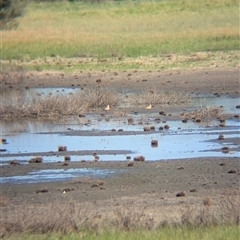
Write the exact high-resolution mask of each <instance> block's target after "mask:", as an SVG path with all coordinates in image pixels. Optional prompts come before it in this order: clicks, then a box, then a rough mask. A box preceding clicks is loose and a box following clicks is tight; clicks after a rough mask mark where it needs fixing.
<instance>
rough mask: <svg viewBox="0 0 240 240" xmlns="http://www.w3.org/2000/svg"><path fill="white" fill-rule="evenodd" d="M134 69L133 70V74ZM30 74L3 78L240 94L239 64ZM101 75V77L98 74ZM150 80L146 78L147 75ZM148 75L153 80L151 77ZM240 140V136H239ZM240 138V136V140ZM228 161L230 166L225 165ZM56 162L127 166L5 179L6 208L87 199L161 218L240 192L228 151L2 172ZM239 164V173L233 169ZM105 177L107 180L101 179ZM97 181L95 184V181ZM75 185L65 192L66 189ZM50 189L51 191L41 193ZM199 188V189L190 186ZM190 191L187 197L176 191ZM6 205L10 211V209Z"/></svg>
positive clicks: (103, 210) (31, 83) (106, 208)
mask: <svg viewBox="0 0 240 240" xmlns="http://www.w3.org/2000/svg"><path fill="white" fill-rule="evenodd" d="M130 74H131V75H130ZM27 76H28V78H27V79H25V80H24V81H23V82H21V84H20V85H19V86H17V84H16V85H13V84H11V82H8V83H6V82H3V85H2V86H3V87H9V86H11V85H12V86H13V87H14V88H17V87H36V86H42V87H48V86H72V87H77V86H81V87H85V86H97V85H100V86H113V87H114V88H115V89H117V90H119V89H120V90H121V89H124V88H128V89H135V90H136V89H144V88H146V87H147V86H149V84H153V85H160V86H161V87H162V88H163V90H177V91H184V92H188V93H196V94H197V93H202V94H214V93H218V94H220V95H221V94H229V95H230V96H231V97H239V93H240V89H239V87H240V85H239V69H237V68H235V69H204V70H195V71H193V70H188V71H163V72H131V73H130V72H125V73H117V74H116V73H115V74H114V73H108V72H107V73H98V74H97V73H91V74H90V73H88V74H85V73H84V74H83V73H82V74H77V75H64V76H62V75H60V74H59V73H46V72H42V73H27ZM99 78H101V83H96V79H99ZM143 80H144V81H143ZM145 80H147V81H145ZM236 142H237V140H236ZM238 144H239V142H238ZM220 163H225V166H220ZM51 168H52V169H53V168H54V169H55V168H60V169H62V168H64V169H68V168H103V169H116V170H121V171H120V172H119V173H117V174H115V175H113V176H108V177H104V178H103V179H73V180H72V181H67V182H66V181H63V182H58V183H38V184H21V185H17V184H16V185H13V184H2V185H1V194H2V196H4V198H5V199H7V201H6V202H7V203H6V204H5V203H4V204H2V205H3V206H1V210H2V213H3V216H4V214H9V211H7V208H8V207H9V206H18V207H19V208H21V205H22V206H24V205H25V204H27V206H34V207H35V208H38V207H42V206H45V205H46V204H47V203H49V202H54V201H56V202H61V203H69V202H70V201H75V202H77V203H81V204H82V205H83V206H85V207H86V208H88V209H91V211H92V212H94V213H95V214H97V213H99V214H102V215H104V214H105V215H106V216H107V215H109V216H110V215H111V214H112V212H113V211H114V210H116V209H119V207H124V208H126V209H130V212H131V211H139V210H142V209H143V208H145V211H146V212H147V213H148V214H151V216H152V217H153V218H154V219H155V221H156V222H160V221H162V220H170V221H179V219H180V216H181V215H182V211H183V209H186V207H188V206H190V207H193V208H198V207H202V206H203V199H204V198H205V197H210V198H211V199H212V203H213V207H214V206H218V205H219V201H220V200H221V198H222V197H223V196H224V195H225V194H226V191H228V192H230V193H231V194H235V195H236V194H239V193H240V192H239V187H240V185H239V178H240V174H239V171H240V164H239V159H237V158H230V157H228V155H226V157H221V158H212V157H208V158H201V159H185V160H172V161H170V160H168V161H155V162H148V161H146V162H134V165H133V166H132V167H127V162H101V161H99V162H97V163H90V162H85V163H84V162H79V163H71V162H70V163H69V165H68V166H62V163H55V164H45V163H43V164H31V165H30V164H28V165H16V166H13V165H9V166H2V167H1V177H4V176H12V175H23V174H26V173H28V172H30V171H32V170H39V169H51ZM230 170H235V171H236V173H228V171H230ZM100 181H101V183H102V185H101V184H99V183H100ZM93 185H95V186H93ZM65 188H69V189H71V191H69V192H66V193H65V194H64V193H63V189H65ZM41 189H47V190H48V191H47V192H46V193H41V192H39V193H36V191H37V190H41ZM191 189H196V192H190V190H191ZM182 191H185V196H184V197H176V194H177V193H179V192H182ZM4 209H5V210H6V211H5V210H4Z"/></svg>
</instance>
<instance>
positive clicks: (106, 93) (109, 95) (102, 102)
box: [80, 88, 120, 108]
mask: <svg viewBox="0 0 240 240" xmlns="http://www.w3.org/2000/svg"><path fill="white" fill-rule="evenodd" d="M80 95H81V99H82V101H83V102H85V103H86V105H87V106H86V107H87V108H99V107H106V106H107V105H110V106H116V105H117V104H118V103H119V100H120V99H119V96H118V94H117V93H116V92H115V91H110V90H106V89H103V88H89V89H85V90H84V92H83V93H82V94H80Z"/></svg>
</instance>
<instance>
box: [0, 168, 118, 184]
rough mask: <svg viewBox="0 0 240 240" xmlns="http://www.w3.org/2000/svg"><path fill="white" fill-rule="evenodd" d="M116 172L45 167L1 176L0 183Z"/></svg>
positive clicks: (51, 179) (48, 179)
mask: <svg viewBox="0 0 240 240" xmlns="http://www.w3.org/2000/svg"><path fill="white" fill-rule="evenodd" d="M114 173H116V170H104V169H90V168H74V169H73V168H71V169H67V170H64V169H51V170H50V169H47V170H40V171H32V172H30V173H28V174H27V175H24V176H12V177H1V178H0V183H14V184H21V183H41V182H57V181H63V180H64V181H66V180H72V179H77V178H83V177H87V178H89V177H97V178H102V177H105V176H107V175H111V174H114Z"/></svg>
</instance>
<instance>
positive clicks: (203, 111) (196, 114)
mask: <svg viewBox="0 0 240 240" xmlns="http://www.w3.org/2000/svg"><path fill="white" fill-rule="evenodd" d="M181 116H182V117H184V118H185V119H186V118H188V119H199V120H200V121H198V122H201V121H202V120H207V119H212V118H219V117H221V116H222V109H221V108H219V107H214V106H207V107H201V108H200V109H197V110H194V111H191V112H184V113H182V114H181Z"/></svg>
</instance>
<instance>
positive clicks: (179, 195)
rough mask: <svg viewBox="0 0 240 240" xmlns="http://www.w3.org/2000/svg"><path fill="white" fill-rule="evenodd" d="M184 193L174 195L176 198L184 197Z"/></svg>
mask: <svg viewBox="0 0 240 240" xmlns="http://www.w3.org/2000/svg"><path fill="white" fill-rule="evenodd" d="M185 196H186V193H185V192H179V193H177V194H176V197H185Z"/></svg>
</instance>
